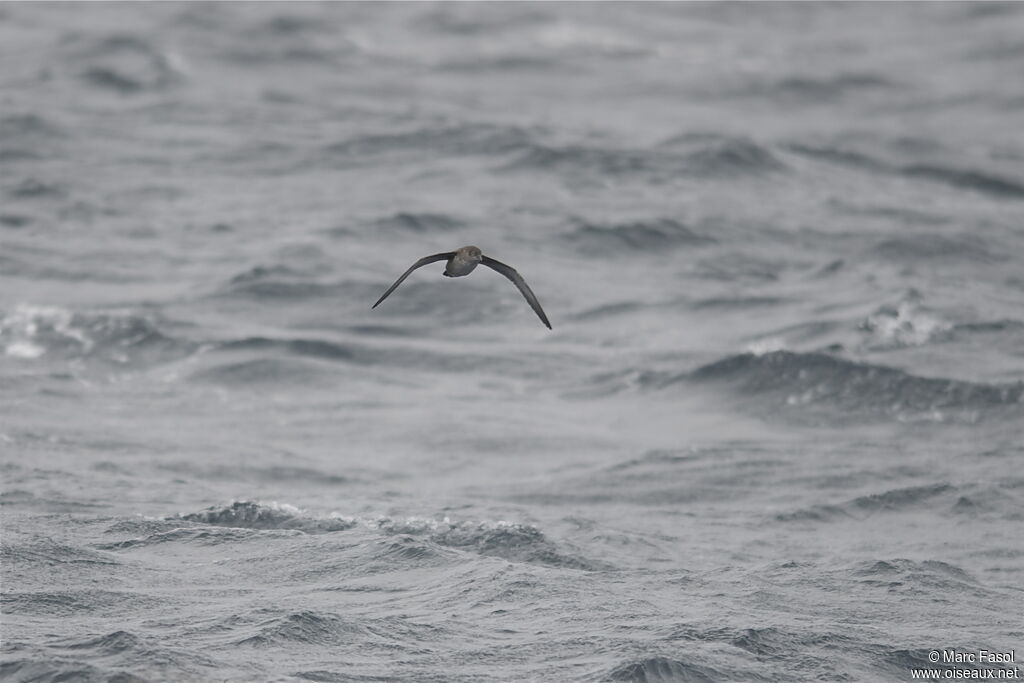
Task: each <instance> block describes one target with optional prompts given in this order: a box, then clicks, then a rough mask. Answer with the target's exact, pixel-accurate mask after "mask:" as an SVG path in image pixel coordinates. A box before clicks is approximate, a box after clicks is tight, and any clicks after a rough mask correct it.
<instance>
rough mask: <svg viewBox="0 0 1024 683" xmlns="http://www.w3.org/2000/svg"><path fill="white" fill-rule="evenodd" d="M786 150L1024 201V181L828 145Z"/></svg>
mask: <svg viewBox="0 0 1024 683" xmlns="http://www.w3.org/2000/svg"><path fill="white" fill-rule="evenodd" d="M786 148H787V149H788V150H789V151H790V152H793V153H795V154H800V155H802V156H807V157H812V158H815V159H820V160H822V161H827V162H830V163H836V164H840V165H843V166H851V167H854V168H858V169H861V170H866V171H871V172H875V173H886V174H890V175H898V176H903V177H905V178H914V179H921V180H927V181H932V182H936V183H940V184H943V185H946V186H948V187H954V188H957V189H962V190H973V191H976V192H980V193H982V194H987V195H989V196H992V197H997V198H1002V199H1024V182H1022V181H1019V180H1016V179H1012V178H1005V177H1002V176H999V175H995V174H992V173H988V172H985V171H978V170H975V169H968V168H960V167H956V166H947V165H939V164H921V163H912V164H900V163H890V162H887V161H884V160H882V159H878V158H876V157H873V156H871V155H868V154H864V153H861V152H856V151H852V150H849V149H845V148H842V147H836V146H831V145H821V146H818V145H811V144H805V143H792V144H789V145H787V146H786Z"/></svg>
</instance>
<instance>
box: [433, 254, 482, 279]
mask: <svg viewBox="0 0 1024 683" xmlns="http://www.w3.org/2000/svg"><path fill="white" fill-rule="evenodd" d="M483 257H484V255H483V254H482V253H481V252H480V250H479V249H478V248H477V247H463V248H462V249H459V250H458V251H456V252H455V255H454V256H452V257H451V258H450V259H448V265H446V266H445V267H444V273H443V275H445V276H447V277H462V276H464V275H469V274H470V273H472V272H473V269H474V268H476V267H477V264H479V263H480V262H481V261H482V260H483Z"/></svg>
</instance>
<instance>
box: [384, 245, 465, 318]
mask: <svg viewBox="0 0 1024 683" xmlns="http://www.w3.org/2000/svg"><path fill="white" fill-rule="evenodd" d="M452 256H455V252H454V251H446V252H444V253H443V254H433V255H431V256H424V257H423V258H421V259H420V260H419V261H417V262H416V263H414V264H412V265H411V266H409V270H407V271H405V272H404V273H402V277H400V278H398V279H397V280H395V284H393V285H391V286H390V287H388V291H386V292H384V294H383V295H381V297H380V298H379V299H377V303H375V304H374V305H373V306H371V307H370V308H377V306H379V305H380V302H381V301H384V299H387V298H388V294H390V293H391V292H393V291H395V289H396V288H397V287H398V285H400V284H402V281H403V280H405V278H407V277H409V274H410V273H412V271H414V270H416V269H417V268H421V267H423V266H425V265H427V264H429V263H434V262H435V261H447V260H448V259H450V258H451V257H452Z"/></svg>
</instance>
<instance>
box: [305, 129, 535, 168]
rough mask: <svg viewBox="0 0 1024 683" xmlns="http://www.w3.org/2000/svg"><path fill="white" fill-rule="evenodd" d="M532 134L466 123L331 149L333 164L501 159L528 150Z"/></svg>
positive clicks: (371, 138)
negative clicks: (423, 157) (392, 158)
mask: <svg viewBox="0 0 1024 683" xmlns="http://www.w3.org/2000/svg"><path fill="white" fill-rule="evenodd" d="M532 142H533V133H532V132H531V131H529V130H527V129H524V128H518V127H515V126H500V125H495V124H483V123H464V124H460V125H447V126H438V127H427V128H420V129H417V130H412V131H408V132H405V133H391V134H379V135H362V136H357V137H353V138H350V139H348V140H345V141H343V142H338V143H334V144H331V145H328V146H327V147H326V148H325V149H324V153H325V154H326V158H327V160H328V161H329V162H331V163H335V164H337V163H342V164H344V163H347V162H351V163H356V162H362V161H370V160H373V159H374V158H376V157H381V156H384V155H409V154H424V153H427V154H431V155H437V154H440V155H446V156H500V155H504V154H508V153H511V152H516V151H520V150H523V149H526V148H528V147H529V146H530V145H531V144H532Z"/></svg>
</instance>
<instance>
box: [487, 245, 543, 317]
mask: <svg viewBox="0 0 1024 683" xmlns="http://www.w3.org/2000/svg"><path fill="white" fill-rule="evenodd" d="M481 263H483V264H484V265H485V266H487V267H488V268H491V269H493V270H496V271H498V272H499V273H501V274H502V275H504V276H505V277H507V278H508V279H509V280H511V281H512V284H514V285H515V286H516V287H518V288H519V291H520V292H522V293H523V296H524V297H526V303H528V304H530V308H532V309H533V312H534V313H536V314H537V317H538V318H540V321H541V322H542V323H544V324H545V325H547V326H548V329H549V330H550V329H551V323H549V322H548V317H547V316H546V315H544V309H543V308H541V307H540V302H539V301H537V295H536V294H534V293H533V290H532V289H530V286H529V285H528V284H526V280H524V279H523V276H522V275H520V274H519V273H518V272H516V269H515V268H513V267H512V266H507V265H505V264H504V263H502V262H501V261H495V260H494V259H492V258H490V257H488V256H484V257H483V260H482V261H481Z"/></svg>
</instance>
